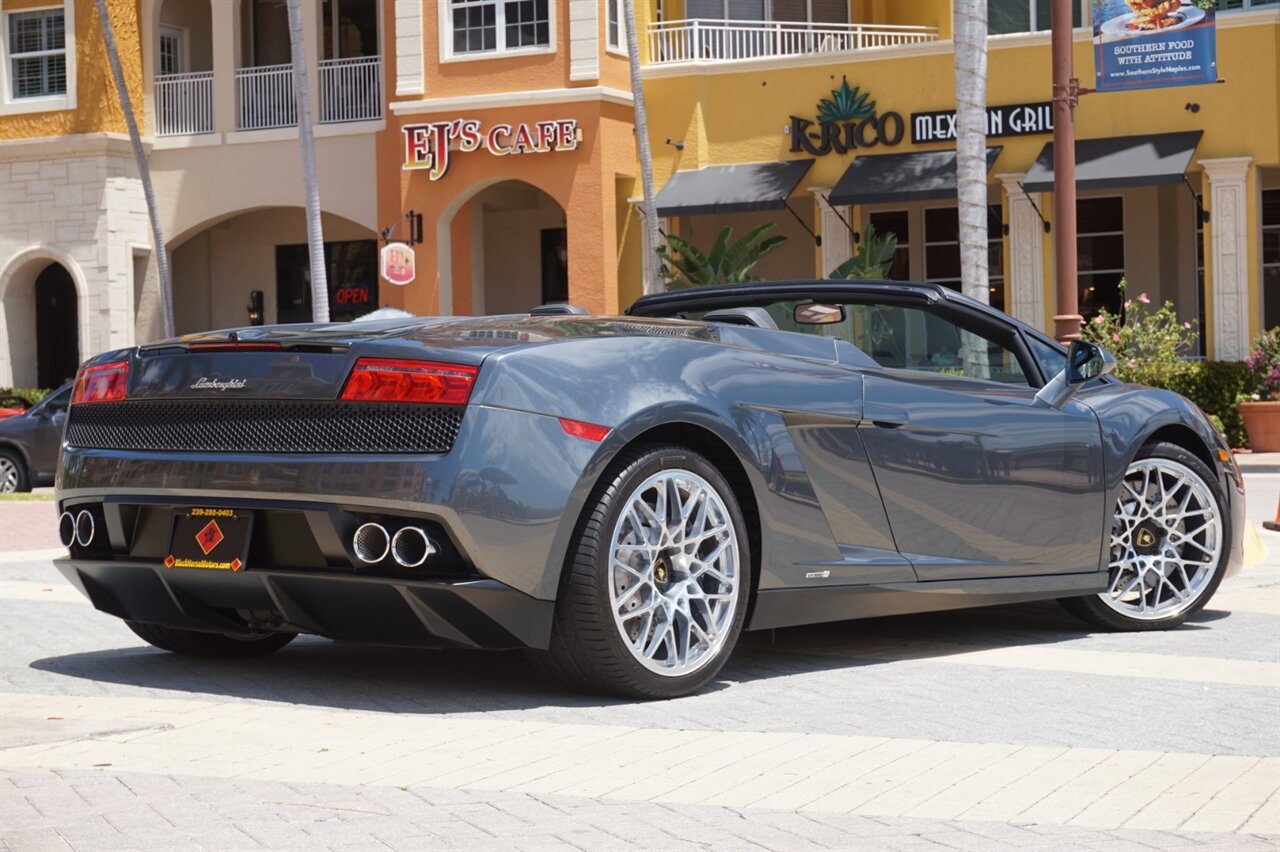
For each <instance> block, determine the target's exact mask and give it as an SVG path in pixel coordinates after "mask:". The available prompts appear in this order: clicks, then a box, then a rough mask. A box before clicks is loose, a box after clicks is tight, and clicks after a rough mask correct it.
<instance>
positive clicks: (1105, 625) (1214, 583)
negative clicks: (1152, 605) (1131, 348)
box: [1059, 442, 1233, 632]
mask: <svg viewBox="0 0 1280 852" xmlns="http://www.w3.org/2000/svg"><path fill="white" fill-rule="evenodd" d="M1147 459H1164V460H1168V461H1172V462H1176V463H1178V464H1180V465H1182V466H1183V467H1184V468H1186V469H1188V470H1189V471H1190V472H1192V473H1194V474H1195V475H1196V476H1197V477H1198V478H1199V479H1200V480H1201V481H1202V482H1203V484H1204V486H1205V487H1206V488H1207V489H1208V492H1209V494H1210V495H1211V496H1212V499H1213V501H1214V502H1215V504H1216V506H1217V512H1218V517H1219V518H1220V519H1221V539H1222V541H1221V553H1220V554H1219V555H1218V560H1217V563H1216V564H1215V565H1213V566H1212V568H1211V569H1208V570H1211V571H1212V574H1211V575H1210V576H1209V577H1208V579H1207V582H1205V583H1204V584H1203V585H1202V586H1201V587H1200V590H1199V592H1198V597H1197V598H1196V599H1195V601H1194V603H1192V604H1191V605H1190V606H1188V607H1187V608H1185V609H1182V610H1181V611H1179V612H1177V613H1175V614H1171V615H1169V616H1167V617H1163V618H1153V619H1148V620H1143V619H1139V618H1134V617H1130V616H1126V615H1125V614H1123V613H1121V612H1118V611H1116V610H1115V609H1113V608H1112V607H1111V606H1109V605H1108V604H1107V603H1105V602H1104V601H1103V599H1102V597H1103V595H1088V596H1086V597H1078V598H1063V599H1061V600H1060V601H1059V603H1061V604H1062V606H1063V607H1064V608H1065V609H1066V610H1067V612H1070V613H1071V614H1072V615H1074V616H1076V617H1078V618H1081V619H1083V620H1084V621H1087V622H1089V623H1090V624H1092V625H1094V626H1096V627H1101V628H1102V629H1104V630H1112V631H1125V632H1135V631H1146V630H1167V629H1169V628H1170V627H1176V626H1177V625H1179V624H1182V623H1183V622H1184V621H1186V620H1187V619H1188V618H1190V617H1191V616H1193V615H1195V614H1196V613H1198V612H1199V611H1200V610H1202V609H1204V607H1205V605H1206V604H1208V603H1209V600H1210V599H1211V598H1212V597H1213V594H1214V592H1216V591H1217V590H1218V586H1219V584H1221V583H1222V577H1223V575H1224V574H1225V573H1226V570H1227V562H1228V560H1229V559H1230V556H1231V541H1232V535H1233V531H1232V529H1231V516H1230V513H1229V512H1228V511H1227V501H1226V498H1225V496H1224V495H1223V493H1222V485H1221V483H1220V482H1219V481H1218V478H1217V477H1216V476H1214V474H1213V472H1212V471H1211V470H1209V468H1208V467H1207V466H1206V465H1205V463H1204V462H1203V461H1201V460H1200V459H1198V458H1196V456H1195V455H1193V454H1192V453H1190V452H1188V451H1187V450H1185V449H1183V448H1182V447H1179V446H1178V445H1176V444H1169V443H1163V442H1162V443H1153V444H1147V445H1146V446H1144V447H1143V448H1142V449H1141V450H1139V451H1138V453H1137V455H1136V456H1134V459H1133V462H1132V463H1131V467H1132V466H1133V465H1136V464H1138V463H1139V462H1141V461H1144V460H1147ZM1118 508H1119V507H1118V506H1117V507H1116V509H1118ZM1114 511H1115V509H1113V512H1114ZM1202 570H1204V569H1202ZM1108 586H1109V587H1110V583H1109V584H1108ZM1157 593H1158V589H1157ZM1103 594H1106V593H1105V592H1104V593H1103Z"/></svg>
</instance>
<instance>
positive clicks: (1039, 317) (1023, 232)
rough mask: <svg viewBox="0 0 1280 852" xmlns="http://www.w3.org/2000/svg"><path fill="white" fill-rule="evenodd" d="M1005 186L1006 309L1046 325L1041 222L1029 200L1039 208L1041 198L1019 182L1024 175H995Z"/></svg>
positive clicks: (1038, 325)
mask: <svg viewBox="0 0 1280 852" xmlns="http://www.w3.org/2000/svg"><path fill="white" fill-rule="evenodd" d="M996 177H997V178H998V179H999V180H1000V183H1001V184H1003V186H1004V205H1005V208H1004V209H1005V211H1006V213H1005V221H1007V222H1008V223H1009V233H1008V235H1007V236H1005V242H1006V244H1007V245H1008V248H1009V264H1008V266H1007V267H1006V269H1005V271H1004V292H1005V311H1006V312H1007V313H1008V314H1009V315H1010V316H1013V317H1015V318H1017V319H1020V320H1022V321H1023V322H1025V323H1026V324H1027V325H1030V326H1031V327H1032V328H1038V329H1041V330H1043V329H1044V328H1045V309H1044V223H1043V222H1042V221H1041V220H1040V217H1039V216H1038V215H1037V214H1036V211H1035V208H1034V207H1032V202H1033V201H1034V202H1035V206H1036V207H1039V208H1040V209H1041V210H1043V209H1044V206H1043V204H1042V202H1041V200H1040V199H1041V198H1042V197H1043V196H1042V195H1040V194H1039V193H1036V197H1035V198H1032V197H1031V196H1029V195H1027V193H1025V192H1023V191H1022V187H1021V186H1019V184H1020V183H1021V182H1022V180H1023V179H1024V178H1025V177H1026V175H1025V174H1021V173H1018V174H1013V173H1007V174H998V175H996Z"/></svg>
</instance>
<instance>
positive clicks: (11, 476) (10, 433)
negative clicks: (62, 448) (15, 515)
mask: <svg viewBox="0 0 1280 852" xmlns="http://www.w3.org/2000/svg"><path fill="white" fill-rule="evenodd" d="M70 401H71V385H70V384H66V385H63V386H62V387H60V388H58V389H57V390H56V391H54V392H53V393H51V394H49V395H48V396H46V397H45V398H44V399H43V400H41V401H40V402H39V403H37V404H36V405H33V406H32V407H31V408H28V409H26V410H25V411H22V412H20V413H18V414H14V415H12V416H10V417H4V418H0V494H10V493H13V492H14V491H30V490H31V489H32V488H40V487H43V486H46V485H52V484H53V477H54V474H55V473H56V472H57V468H58V446H59V444H61V443H62V424H63V422H64V421H65V420H66V417H67V403H68V402H70Z"/></svg>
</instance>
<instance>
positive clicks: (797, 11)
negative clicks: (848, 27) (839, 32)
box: [773, 0, 849, 24]
mask: <svg viewBox="0 0 1280 852" xmlns="http://www.w3.org/2000/svg"><path fill="white" fill-rule="evenodd" d="M773 20H775V21H796V22H799V23H812V24H847V23H848V22H849V4H848V3H847V2H845V0H773Z"/></svg>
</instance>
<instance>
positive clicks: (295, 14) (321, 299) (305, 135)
mask: <svg viewBox="0 0 1280 852" xmlns="http://www.w3.org/2000/svg"><path fill="white" fill-rule="evenodd" d="M98 2H99V3H101V2H102V0H98ZM288 7H289V49H290V52H291V54H292V57H293V87H294V96H295V97H296V98H297V100H298V142H299V144H300V146H301V148H302V183H303V186H304V187H305V188H306V208H307V249H308V253H309V254H310V255H311V319H312V321H313V322H328V321H329V276H328V274H327V273H326V272H325V267H324V231H323V230H322V229H321V227H320V181H319V178H318V177H317V175H316V138H315V135H314V134H313V132H312V130H311V97H310V87H309V86H308V85H307V57H306V52H305V49H304V47H303V37H302V8H301V7H300V6H299V5H298V0H288Z"/></svg>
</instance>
